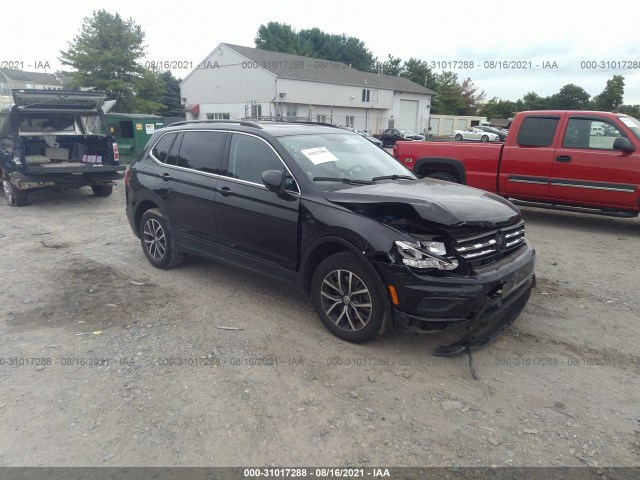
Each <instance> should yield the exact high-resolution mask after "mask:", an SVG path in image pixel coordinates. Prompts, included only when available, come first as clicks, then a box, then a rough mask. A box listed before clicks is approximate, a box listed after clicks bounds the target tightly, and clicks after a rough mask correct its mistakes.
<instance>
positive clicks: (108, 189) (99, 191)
mask: <svg viewBox="0 0 640 480" xmlns="http://www.w3.org/2000/svg"><path fill="white" fill-rule="evenodd" d="M91 190H93V194H94V195H95V196H96V197H108V196H109V195H111V193H112V192H113V185H91Z"/></svg>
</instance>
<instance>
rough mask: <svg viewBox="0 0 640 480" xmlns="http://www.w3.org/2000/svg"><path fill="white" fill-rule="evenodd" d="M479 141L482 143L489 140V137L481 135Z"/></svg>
mask: <svg viewBox="0 0 640 480" xmlns="http://www.w3.org/2000/svg"><path fill="white" fill-rule="evenodd" d="M480 141H481V142H483V143H487V142H488V141H489V137H488V136H487V135H483V136H482V137H480Z"/></svg>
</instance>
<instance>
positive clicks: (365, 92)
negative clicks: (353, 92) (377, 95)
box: [362, 88, 371, 103]
mask: <svg viewBox="0 0 640 480" xmlns="http://www.w3.org/2000/svg"><path fill="white" fill-rule="evenodd" d="M362 101H363V102H365V103H369V102H370V101H371V90H369V89H368V88H363V89H362Z"/></svg>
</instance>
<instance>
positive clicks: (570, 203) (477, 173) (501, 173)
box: [393, 110, 640, 217]
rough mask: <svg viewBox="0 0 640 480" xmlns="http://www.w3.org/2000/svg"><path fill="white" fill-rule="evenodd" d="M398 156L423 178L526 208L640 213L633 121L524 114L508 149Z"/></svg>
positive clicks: (406, 147)
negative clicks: (454, 184)
mask: <svg viewBox="0 0 640 480" xmlns="http://www.w3.org/2000/svg"><path fill="white" fill-rule="evenodd" d="M393 156H394V157H395V158H396V159H397V160H398V161H399V162H400V163H402V164H403V165H404V166H406V167H407V168H409V169H410V170H413V172H414V173H415V174H417V175H418V176H421V177H432V178H438V179H441V180H447V181H450V182H457V183H463V184H466V185H470V186H472V187H477V188H481V189H483V190H488V191H490V192H494V193H498V194H500V195H502V196H504V197H507V198H511V199H514V200H517V201H518V202H517V203H520V204H525V205H533V206H537V207H545V208H555V209H562V210H573V211H581V212H588V213H597V214H604V215H611V216H618V217H635V216H637V215H638V213H639V212H640V122H639V121H638V120H636V119H635V118H633V117H630V116H628V115H622V114H617V113H608V112H589V111H550V110H544V111H529V112H520V113H518V114H517V115H516V116H515V118H514V119H513V122H512V124H511V128H510V129H509V134H508V135H507V138H506V141H505V143H503V144H489V143H483V144H464V143H459V142H413V141H412V142H397V143H396V145H395V147H394V149H393Z"/></svg>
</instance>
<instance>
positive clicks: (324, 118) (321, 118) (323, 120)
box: [316, 115, 327, 123]
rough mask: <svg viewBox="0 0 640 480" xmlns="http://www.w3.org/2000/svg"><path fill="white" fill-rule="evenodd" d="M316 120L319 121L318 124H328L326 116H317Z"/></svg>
mask: <svg viewBox="0 0 640 480" xmlns="http://www.w3.org/2000/svg"><path fill="white" fill-rule="evenodd" d="M316 119H317V121H318V123H326V122H327V116H326V115H317V116H316Z"/></svg>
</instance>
